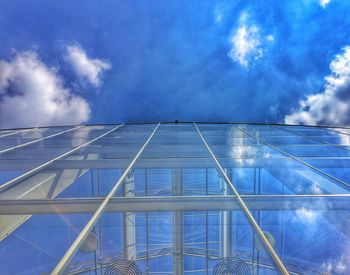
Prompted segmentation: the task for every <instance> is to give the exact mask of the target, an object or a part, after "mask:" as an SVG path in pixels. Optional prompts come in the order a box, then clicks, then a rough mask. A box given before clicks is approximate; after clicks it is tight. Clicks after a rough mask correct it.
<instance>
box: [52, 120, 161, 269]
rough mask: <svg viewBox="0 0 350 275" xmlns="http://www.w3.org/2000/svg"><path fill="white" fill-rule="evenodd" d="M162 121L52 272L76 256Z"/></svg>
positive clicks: (64, 266) (62, 267)
mask: <svg viewBox="0 0 350 275" xmlns="http://www.w3.org/2000/svg"><path fill="white" fill-rule="evenodd" d="M159 126H160V123H158V125H157V126H156V127H155V128H154V130H153V132H152V133H151V135H150V136H149V138H148V139H147V140H146V142H145V143H144V144H143V146H142V147H141V148H140V150H139V151H138V153H137V154H136V155H135V157H134V158H133V159H132V161H131V162H130V164H129V166H128V167H127V168H126V169H125V171H124V173H123V174H122V175H121V176H120V178H119V179H118V181H117V182H116V183H115V185H114V186H113V188H112V189H111V191H110V192H109V193H108V195H107V196H106V197H105V198H104V199H103V201H102V203H101V204H100V205H99V207H98V208H97V210H96V211H95V213H94V214H93V216H92V217H91V219H90V220H89V221H88V223H87V224H86V225H85V227H84V228H83V229H82V231H81V232H80V233H79V235H78V237H77V238H76V239H75V240H74V242H73V243H72V245H71V246H70V247H69V248H68V250H67V251H66V253H65V254H64V256H63V257H62V258H61V260H60V261H59V262H58V264H57V265H56V267H55V268H54V269H53V271H52V274H54V275H56V274H62V273H63V272H64V270H65V268H66V266H67V265H68V264H69V263H70V261H71V260H72V258H73V257H74V255H75V253H76V252H77V250H78V249H79V247H80V245H81V244H82V243H83V242H84V240H85V238H86V237H87V235H88V234H89V232H90V231H91V229H92V228H93V227H94V226H95V224H96V222H97V221H98V220H99V218H100V217H101V215H102V214H103V212H104V210H105V209H106V207H107V205H108V202H109V201H110V199H111V198H112V197H113V196H114V194H115V192H116V191H117V190H118V188H119V186H120V185H121V184H122V182H123V181H124V179H125V178H126V176H127V175H128V174H129V172H130V171H131V170H132V169H133V168H134V165H135V163H136V161H137V160H138V158H139V157H140V155H141V154H142V152H143V151H144V150H145V148H146V146H147V145H148V143H149V142H150V141H151V139H152V137H153V136H154V134H155V133H156V131H157V129H158V128H159Z"/></svg>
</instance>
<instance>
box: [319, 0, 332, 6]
mask: <svg viewBox="0 0 350 275" xmlns="http://www.w3.org/2000/svg"><path fill="white" fill-rule="evenodd" d="M329 2H331V0H320V5H321V7H322V8H325V7H326V6H327V5H328V4H329Z"/></svg>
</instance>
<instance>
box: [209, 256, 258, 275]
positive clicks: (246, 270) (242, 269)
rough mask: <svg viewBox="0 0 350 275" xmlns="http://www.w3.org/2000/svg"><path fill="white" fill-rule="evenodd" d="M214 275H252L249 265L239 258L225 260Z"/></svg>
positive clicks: (214, 271)
mask: <svg viewBox="0 0 350 275" xmlns="http://www.w3.org/2000/svg"><path fill="white" fill-rule="evenodd" d="M213 274H214V275H231V274H232V275H233V274H237V275H250V274H252V273H251V270H250V267H249V265H248V264H247V263H246V262H245V261H243V260H242V259H240V258H238V257H230V258H224V259H223V260H221V261H220V262H219V263H218V264H217V265H216V266H215V268H214V270H213Z"/></svg>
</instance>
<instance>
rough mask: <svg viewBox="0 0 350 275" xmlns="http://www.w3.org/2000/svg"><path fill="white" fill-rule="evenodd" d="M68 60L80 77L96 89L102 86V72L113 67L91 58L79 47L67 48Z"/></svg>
mask: <svg viewBox="0 0 350 275" xmlns="http://www.w3.org/2000/svg"><path fill="white" fill-rule="evenodd" d="M67 60H68V61H69V63H70V64H71V65H72V67H73V69H74V71H75V72H76V73H77V74H78V75H79V76H81V77H82V78H84V79H86V80H88V81H89V82H90V83H91V84H92V85H94V86H95V87H98V86H100V84H101V76H102V72H103V71H105V70H109V69H110V68H111V65H110V64H109V63H108V62H106V61H104V60H101V59H92V58H89V57H88V56H87V55H86V52H85V51H84V50H83V49H82V48H81V47H79V46H77V45H72V46H67Z"/></svg>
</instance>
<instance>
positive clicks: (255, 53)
mask: <svg viewBox="0 0 350 275" xmlns="http://www.w3.org/2000/svg"><path fill="white" fill-rule="evenodd" d="M230 40H231V41H230V42H231V51H230V52H229V56H230V57H231V58H232V60H233V61H236V62H238V63H240V64H241V65H242V66H244V67H246V68H247V67H248V65H249V64H251V63H253V62H254V61H255V60H258V59H260V58H261V57H262V56H263V54H264V51H265V47H266V43H271V42H273V40H274V37H273V36H272V35H267V36H262V35H261V31H260V29H259V28H258V27H257V26H256V25H253V24H249V23H248V19H247V15H246V14H243V15H242V16H241V18H240V22H239V27H238V29H237V30H236V32H234V33H233V35H232V37H231V39H230Z"/></svg>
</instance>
